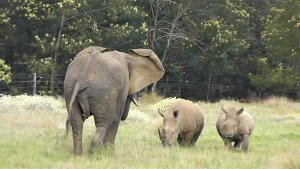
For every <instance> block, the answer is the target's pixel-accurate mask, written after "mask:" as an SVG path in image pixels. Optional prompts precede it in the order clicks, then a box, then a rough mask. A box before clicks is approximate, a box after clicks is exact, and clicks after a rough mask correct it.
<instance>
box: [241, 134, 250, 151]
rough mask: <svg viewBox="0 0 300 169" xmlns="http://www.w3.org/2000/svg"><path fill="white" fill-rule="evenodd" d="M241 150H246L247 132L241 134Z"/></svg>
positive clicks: (247, 144)
mask: <svg viewBox="0 0 300 169" xmlns="http://www.w3.org/2000/svg"><path fill="white" fill-rule="evenodd" d="M242 140H243V141H242V150H244V151H245V152H247V150H248V146H249V134H243V135H242Z"/></svg>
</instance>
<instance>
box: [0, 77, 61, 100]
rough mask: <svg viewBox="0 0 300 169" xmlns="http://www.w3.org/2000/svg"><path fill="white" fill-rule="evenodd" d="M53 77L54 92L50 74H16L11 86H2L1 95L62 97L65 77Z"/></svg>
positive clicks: (12, 78) (3, 84)
mask: <svg viewBox="0 0 300 169" xmlns="http://www.w3.org/2000/svg"><path fill="white" fill-rule="evenodd" d="M53 77H54V78H53V80H54V81H53V88H54V90H53V91H52V90H51V89H50V84H51V75H50V74H36V73H34V74H14V75H12V77H11V82H10V83H9V84H5V83H1V84H0V93H2V94H6V95H19V94H28V95H35V94H39V95H45V94H49V95H51V94H55V95H62V94H63V83H64V75H54V76H53Z"/></svg>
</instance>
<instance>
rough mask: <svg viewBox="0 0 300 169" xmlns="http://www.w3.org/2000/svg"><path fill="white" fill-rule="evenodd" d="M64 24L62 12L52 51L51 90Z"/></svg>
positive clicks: (51, 88) (52, 88)
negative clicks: (53, 65)
mask: <svg viewBox="0 0 300 169" xmlns="http://www.w3.org/2000/svg"><path fill="white" fill-rule="evenodd" d="M64 24H65V14H64V13H63V15H62V17H61V23H60V28H59V32H58V36H57V41H56V47H55V51H54V57H53V62H54V64H55V67H54V68H53V69H52V71H51V77H50V91H51V92H53V91H54V81H55V73H56V71H55V69H56V62H57V53H58V49H59V46H60V40H61V33H62V30H63V27H64Z"/></svg>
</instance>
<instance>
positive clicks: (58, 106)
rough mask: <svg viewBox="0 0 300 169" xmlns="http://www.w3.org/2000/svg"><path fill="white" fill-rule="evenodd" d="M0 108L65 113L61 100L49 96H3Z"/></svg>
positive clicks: (0, 100)
mask: <svg viewBox="0 0 300 169" xmlns="http://www.w3.org/2000/svg"><path fill="white" fill-rule="evenodd" d="M0 107H4V108H5V107H6V108H8V107H14V108H18V109H29V110H45V111H65V104H64V102H63V99H62V98H59V99H56V98H54V97H50V96H28V95H19V96H3V97H1V98H0Z"/></svg>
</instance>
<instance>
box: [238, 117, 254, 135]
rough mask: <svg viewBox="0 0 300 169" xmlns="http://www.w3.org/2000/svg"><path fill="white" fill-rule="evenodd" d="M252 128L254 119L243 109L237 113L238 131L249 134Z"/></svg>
mask: <svg viewBox="0 0 300 169" xmlns="http://www.w3.org/2000/svg"><path fill="white" fill-rule="evenodd" d="M253 129H254V120H253V117H252V115H251V114H249V113H248V112H246V111H244V112H243V113H242V114H240V115H239V133H240V134H251V133H252V131H253Z"/></svg>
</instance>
